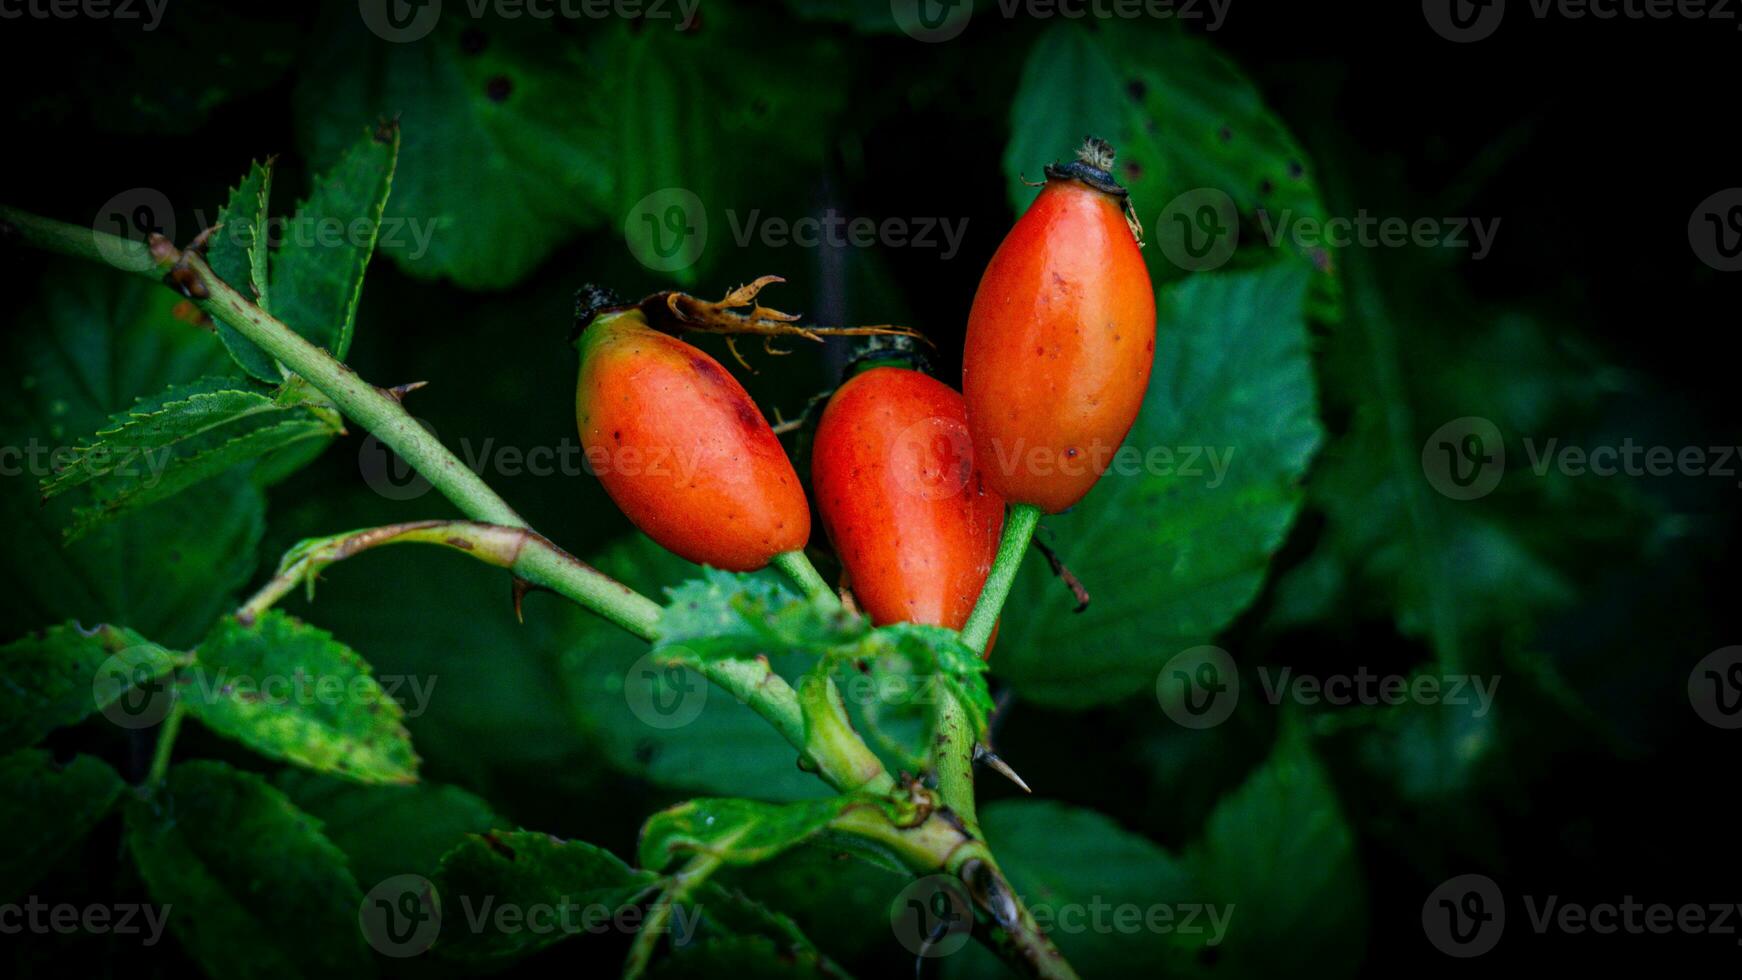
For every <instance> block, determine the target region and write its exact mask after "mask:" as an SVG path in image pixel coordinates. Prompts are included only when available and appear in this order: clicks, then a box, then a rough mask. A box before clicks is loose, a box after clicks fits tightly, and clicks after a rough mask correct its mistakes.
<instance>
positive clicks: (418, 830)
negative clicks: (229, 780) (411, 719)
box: [273, 769, 507, 891]
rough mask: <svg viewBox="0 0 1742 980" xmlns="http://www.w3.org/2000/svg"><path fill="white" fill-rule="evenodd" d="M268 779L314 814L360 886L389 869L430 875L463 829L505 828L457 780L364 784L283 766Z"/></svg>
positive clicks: (382, 878) (380, 877)
mask: <svg viewBox="0 0 1742 980" xmlns="http://www.w3.org/2000/svg"><path fill="white" fill-rule="evenodd" d="M273 782H274V784H275V785H277V787H278V788H279V789H280V790H282V791H283V792H284V794H285V795H286V796H288V797H290V800H291V802H292V803H295V804H296V805H297V807H298V808H299V809H301V810H303V811H304V812H306V813H309V814H312V815H314V816H315V817H317V818H319V819H320V821H321V824H322V826H323V827H324V828H325V830H326V835H327V839H328V840H330V841H332V842H333V843H334V844H335V845H336V846H337V847H338V848H339V850H341V851H344V852H345V855H346V856H347V857H348V858H349V859H350V863H351V872H352V873H353V874H354V875H355V876H356V878H357V882H358V884H359V885H361V886H362V887H363V889H364V891H368V890H369V889H370V888H372V887H374V886H375V885H377V884H379V883H381V882H383V881H386V880H387V879H388V878H391V877H393V876H395V875H403V874H417V875H423V876H424V877H426V878H427V877H433V876H434V875H435V873H436V869H437V868H439V867H440V866H441V860H442V856H443V855H445V854H447V853H448V852H449V851H451V850H453V849H454V848H455V847H457V846H459V844H460V843H461V842H462V841H464V840H465V839H466V837H467V835H469V834H482V833H487V832H489V831H492V830H501V829H504V828H506V827H507V824H506V823H504V822H503V820H502V818H501V817H499V816H497V815H496V813H495V812H494V811H493V810H492V809H491V807H490V804H489V803H488V802H486V801H485V800H483V799H481V798H479V797H477V796H474V795H473V794H471V793H468V792H466V791H465V790H463V789H461V788H459V787H458V786H448V785H444V784H440V783H419V784H417V785H416V786H369V785H364V784H360V783H356V782H353V781H351V780H348V779H339V778H337V777H333V776H328V775H324V774H321V773H316V772H310V771H308V770H306V769H286V770H284V771H282V772H280V773H279V774H278V776H277V777H276V778H275V779H274V780H273Z"/></svg>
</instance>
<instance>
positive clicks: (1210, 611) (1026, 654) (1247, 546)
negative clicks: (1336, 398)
mask: <svg viewBox="0 0 1742 980" xmlns="http://www.w3.org/2000/svg"><path fill="white" fill-rule="evenodd" d="M1305 293H1306V270H1305V269H1304V268H1302V267H1301V266H1299V265H1298V264H1288V265H1279V266H1274V267H1271V268H1268V269H1262V270H1256V271H1251V272H1239V273H1217V274H1206V275H1198V276H1194V277H1193V278H1191V279H1189V280H1186V281H1184V282H1181V283H1178V284H1176V285H1174V286H1171V287H1168V288H1166V289H1164V290H1163V291H1162V293H1161V296H1160V302H1159V304H1158V307H1157V311H1156V315H1157V327H1156V344H1155V346H1156V356H1155V365H1156V366H1155V372H1154V374H1153V376H1152V377H1151V380H1150V384H1149V394H1148V396H1147V397H1146V398H1145V399H1144V403H1143V411H1142V414H1141V415H1140V416H1139V417H1138V419H1137V423H1136V425H1134V426H1133V427H1132V429H1131V434H1130V435H1129V436H1128V437H1127V438H1126V440H1125V449H1124V450H1123V451H1122V453H1121V455H1120V456H1118V457H1116V458H1115V460H1114V464H1113V468H1112V469H1111V470H1109V472H1108V473H1107V474H1106V475H1105V476H1103V477H1102V478H1101V482H1100V483H1099V484H1098V485H1097V486H1096V487H1095V489H1094V490H1093V491H1091V492H1090V493H1089V495H1088V497H1087V498H1086V499H1085V500H1084V501H1083V502H1082V503H1081V504H1080V505H1078V506H1077V507H1076V508H1074V509H1073V510H1072V511H1071V512H1070V513H1068V514H1063V515H1059V516H1056V517H1049V518H1047V519H1045V520H1044V521H1043V527H1042V531H1043V533H1048V532H1050V533H1051V534H1052V535H1053V542H1054V545H1055V546H1056V548H1057V549H1058V550H1059V552H1060V553H1061V555H1062V557H1063V558H1064V560H1065V563H1066V564H1068V565H1069V566H1070V567H1071V569H1072V571H1074V572H1075V573H1076V574H1077V576H1078V577H1079V578H1080V579H1082V580H1083V582H1084V583H1085V584H1086V585H1087V586H1088V588H1089V591H1090V592H1091V593H1092V594H1093V595H1094V602H1093V604H1092V605H1090V607H1089V609H1088V611H1087V612H1084V613H1082V614H1081V615H1077V614H1075V613H1073V612H1072V610H1073V609H1074V608H1075V601H1074V599H1073V598H1072V597H1071V595H1070V594H1069V593H1068V592H1067V591H1066V590H1065V589H1064V588H1063V587H1062V586H1060V585H1059V583H1058V581H1057V580H1056V579H1054V578H1053V577H1052V576H1051V575H1050V574H1049V573H1048V571H1047V569H1046V566H1045V565H1044V563H1042V562H1039V561H1030V562H1028V563H1027V564H1026V566H1025V568H1024V570H1023V573H1022V574H1021V576H1020V577H1019V578H1018V580H1017V584H1016V588H1015V590H1014V592H1013V594H1012V597H1011V599H1010V602H1009V603H1008V605H1007V606H1006V610H1007V611H1006V613H1005V624H1004V630H1003V632H1002V633H1001V634H1000V640H999V645H998V648H997V650H996V651H995V652H994V654H993V657H992V664H993V667H994V669H995V670H997V671H998V672H999V673H1000V674H1001V675H1003V676H1005V677H1007V678H1009V680H1010V681H1011V683H1012V684H1014V685H1015V686H1016V687H1017V688H1018V689H1019V690H1020V691H1021V692H1022V693H1023V694H1024V695H1025V696H1027V697H1030V698H1033V699H1035V700H1037V701H1044V702H1047V703H1049V704H1058V705H1073V706H1074V705H1087V704H1094V703H1098V702H1104V701H1108V700H1112V699H1114V698H1118V697H1122V696H1125V695H1129V694H1133V693H1135V692H1137V691H1139V690H1143V689H1146V688H1150V687H1152V686H1153V685H1154V683H1155V678H1156V672H1157V671H1158V670H1159V669H1160V668H1161V666H1162V665H1163V664H1164V663H1166V662H1167V660H1168V659H1169V658H1171V657H1173V656H1174V655H1175V654H1178V653H1179V652H1180V651H1182V650H1185V649H1187V648H1190V647H1193V646H1196V645H1199V644H1202V643H1206V642H1208V641H1209V640H1210V639H1211V638H1212V637H1213V636H1215V634H1216V633H1217V632H1218V631H1220V630H1221V629H1222V628H1224V627H1225V626H1227V625H1228V623H1229V622H1230V621H1232V620H1233V618H1234V617H1235V616H1236V615H1237V614H1238V613H1239V612H1240V611H1241V610H1242V609H1244V608H1245V607H1246V605H1247V604H1248V603H1250V602H1251V601H1252V599H1253V598H1254V597H1255V596H1256V595H1257V594H1258V590H1259V587H1260V586H1261V585H1262V584H1263V582H1264V577H1265V572H1266V568H1267V566H1268V564H1269V561H1270V557H1271V555H1272V554H1274V553H1275V551H1276V549H1277V548H1278V547H1279V546H1280V545H1281V544H1282V540H1283V537H1284V536H1285V535H1286V534H1287V532H1288V529H1289V526H1290V524H1291V523H1292V522H1293V520H1294V517H1295V514H1296V512H1297V511H1298V509H1299V506H1300V500H1301V491H1300V488H1299V485H1298V484H1299V481H1300V479H1301V477H1302V476H1303V475H1304V473H1305V472H1306V468H1307V464H1308V462H1309V461H1310V460H1311V459H1312V456H1313V452H1314V450H1315V449H1316V448H1317V446H1318V443H1319V438H1320V429H1319V423H1318V417H1317V412H1316V407H1315V396H1314V384H1313V375H1312V366H1311V362H1310V359H1309V356H1308V351H1307V331H1306V324H1305V321H1304V319H1303V314H1302V306H1303V303H1304V301H1305Z"/></svg>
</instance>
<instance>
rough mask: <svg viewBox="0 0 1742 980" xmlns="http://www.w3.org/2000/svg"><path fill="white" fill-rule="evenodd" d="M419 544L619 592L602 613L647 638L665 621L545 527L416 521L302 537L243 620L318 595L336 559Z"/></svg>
mask: <svg viewBox="0 0 1742 980" xmlns="http://www.w3.org/2000/svg"><path fill="white" fill-rule="evenodd" d="M412 543H417V544H433V545H441V546H443V547H447V548H453V549H454V550H456V551H460V552H463V553H465V554H468V555H471V556H472V557H473V558H476V559H478V560H479V561H483V562H486V563H488V564H491V565H495V566H496V567H498V568H506V569H508V570H509V571H512V572H514V573H515V575H516V576H518V577H519V578H520V579H522V580H523V581H525V582H528V583H531V584H533V585H540V586H543V587H545V588H548V589H550V590H551V591H553V592H558V593H561V594H562V595H564V596H568V597H570V598H573V597H574V596H575V595H576V594H587V593H596V594H600V595H603V594H605V593H609V592H616V593H617V600H618V601H614V602H603V601H601V602H599V603H598V605H600V606H602V607H604V609H605V611H601V612H600V615H602V616H605V618H607V619H610V620H611V621H612V622H614V623H616V624H617V625H618V626H621V627H623V628H624V629H625V630H627V631H629V632H630V633H633V634H635V635H636V636H639V637H641V638H642V639H647V640H651V639H652V638H653V637H654V633H655V630H656V629H657V628H658V626H659V615H660V608H659V606H658V605H657V604H655V603H654V602H653V600H651V599H648V598H646V597H644V596H642V595H640V594H639V593H636V592H634V591H633V590H631V589H629V588H627V587H626V586H624V585H622V584H620V583H618V582H617V581H616V580H614V579H612V578H611V577H610V576H607V575H605V574H603V573H601V572H599V571H598V570H597V569H595V568H593V567H592V566H591V565H588V564H586V563H585V562H582V561H580V560H579V559H576V558H575V557H574V556H572V555H570V554H569V553H568V552H566V551H563V550H562V549H561V548H558V547H557V546H556V545H554V544H552V543H551V542H550V540H549V539H547V538H545V537H543V536H542V535H540V534H539V533H538V532H536V531H533V530H532V529H530V528H524V527H507V526H504V525H501V524H482V523H479V522H477V521H408V522H405V523H402V524H387V525H384V526H382V527H371V528H365V529H363V530H360V531H347V532H345V533H343V534H334V535H330V536H328V537H324V538H309V539H307V540H305V541H302V542H299V543H298V544H296V545H295V546H293V547H292V548H291V549H290V550H289V551H288V552H286V553H285V555H284V558H283V559H282V560H281V561H280V562H279V564H278V572H277V573H276V574H275V575H273V577H272V578H271V580H270V581H268V582H267V583H266V584H265V585H263V586H261V588H260V590H259V591H258V592H256V593H255V594H254V596H253V597H252V598H250V599H249V600H248V601H247V602H245V603H243V604H242V607H241V608H239V609H237V610H236V618H237V619H239V620H241V622H242V623H243V624H244V625H247V624H250V623H252V622H254V620H256V619H258V618H259V617H260V615H261V614H262V613H264V612H266V610H268V609H270V608H272V606H273V604H274V603H276V602H278V600H279V599H281V598H283V597H284V596H285V595H286V594H287V593H289V592H290V591H291V590H292V589H295V588H296V587H297V585H298V584H301V585H303V586H305V587H306V588H307V589H308V593H309V596H310V598H313V596H314V588H315V579H316V577H317V576H319V575H320V572H321V569H323V568H325V567H327V566H328V565H331V564H333V563H334V562H338V561H343V560H345V559H346V558H350V557H351V556H353V555H355V554H357V553H359V552H362V551H367V550H369V549H370V548H376V547H379V546H381V545H384V544H412ZM520 588H521V587H520V586H517V587H516V589H517V591H516V594H515V598H516V602H515V607H516V608H515V612H517V613H518V612H519V601H518V600H519V591H518V590H519V589H520ZM577 601H578V600H577ZM581 605H588V604H587V603H581ZM588 608H592V607H591V606H588Z"/></svg>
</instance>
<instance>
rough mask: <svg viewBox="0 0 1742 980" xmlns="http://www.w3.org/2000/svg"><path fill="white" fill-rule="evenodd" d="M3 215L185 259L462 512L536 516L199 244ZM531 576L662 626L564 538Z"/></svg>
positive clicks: (32, 238)
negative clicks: (570, 551) (205, 255)
mask: <svg viewBox="0 0 1742 980" xmlns="http://www.w3.org/2000/svg"><path fill="white" fill-rule="evenodd" d="M0 225H3V226H4V227H3V230H4V231H5V232H7V233H9V234H15V235H17V236H18V237H19V238H21V239H23V240H24V241H25V242H27V243H29V244H31V245H35V246H38V247H40V248H44V249H47V250H49V251H53V252H59V253H61V254H63V255H72V256H76V257H78V258H85V259H100V260H103V261H105V262H110V263H112V264H115V265H118V266H119V267H121V268H123V269H125V270H126V271H129V272H135V273H138V274H141V275H144V276H147V277H150V278H156V277H157V276H158V275H160V274H162V273H163V272H164V271H166V270H167V269H169V268H171V267H176V266H180V267H182V268H185V269H186V270H187V271H188V272H189V273H190V274H191V275H192V276H193V278H194V280H195V281H197V283H198V284H199V286H200V287H201V289H203V291H204V292H205V293H206V295H205V296H204V297H203V298H199V299H196V300H195V302H196V303H197V304H198V305H199V307H200V309H202V310H204V311H205V312H206V313H208V314H210V315H211V316H214V317H216V318H218V319H220V320H223V321H224V322H225V323H228V324H229V325H231V326H232V327H235V328H236V330H237V332H238V333H241V334H242V335H243V336H244V337H247V338H248V339H249V340H252V341H253V342H254V343H255V344H257V345H258V346H259V347H260V348H261V349H262V350H264V351H266V352H267V353H268V354H271V355H272V356H273V357H275V358H277V359H278V360H279V362H280V363H282V364H284V365H285V366H286V367H288V368H290V369H291V370H292V371H294V372H296V373H297V374H299V375H301V376H302V377H303V378H305V379H307V380H308V382H309V383H310V384H312V385H314V386H315V387H316V388H317V389H319V390H320V391H321V392H322V393H323V394H325V395H326V396H327V397H328V398H330V399H332V401H333V403H334V404H335V405H337V406H338V408H339V410H340V411H341V412H343V413H344V414H345V416H346V417H348V418H350V419H351V420H352V421H354V422H356V423H357V424H358V425H361V426H362V427H363V428H364V429H367V430H368V431H369V432H370V433H372V434H373V435H374V436H375V437H376V438H377V439H379V440H380V441H381V442H383V443H384V444H386V445H387V446H388V447H389V448H390V449H392V450H393V451H394V452H396V453H398V454H399V457H400V458H401V459H403V460H405V462H406V463H407V464H409V465H410V466H411V467H412V468H413V469H415V470H416V471H417V472H418V473H420V474H422V476H423V477H424V478H425V479H427V480H428V481H429V482H430V485H431V486H433V487H435V488H436V489H437V490H439V491H441V493H442V496H444V497H447V498H448V500H450V501H452V502H453V504H454V506H456V507H458V508H459V509H460V511H461V512H462V513H464V514H465V515H466V516H467V517H470V518H472V519H473V520H475V521H481V522H483V523H486V524H498V525H505V526H508V527H516V528H525V527H527V523H526V521H525V520H523V519H522V518H521V517H520V515H519V514H517V513H515V512H514V508H512V507H510V506H508V503H507V502H506V501H504V500H503V499H502V498H501V497H500V496H498V495H497V494H496V491H494V490H492V489H490V486H489V484H487V483H485V482H484V480H483V478H482V477H480V476H479V475H478V474H477V473H476V472H474V471H473V470H472V469H471V467H468V466H466V465H465V464H464V463H462V462H461V461H460V459H459V457H457V456H455V455H454V454H453V453H452V452H449V451H448V448H447V447H446V446H443V445H442V443H441V440H440V439H437V438H436V437H435V436H434V435H431V434H430V433H429V431H428V430H426V429H425V428H424V427H423V426H422V425H419V424H418V422H417V420H416V419H414V418H412V417H411V416H410V415H409V414H408V413H407V412H406V411H405V409H404V408H402V407H401V406H400V404H399V400H398V399H396V398H394V397H393V396H392V395H390V394H388V393H386V392H385V391H382V390H381V389H379V388H377V387H375V386H374V385H372V384H370V383H368V382H367V381H364V380H363V379H362V378H360V377H358V376H357V373H356V372H355V371H352V370H351V369H350V368H349V367H346V366H345V365H344V364H342V363H340V362H339V361H337V360H335V359H334V358H333V357H332V356H330V355H329V354H327V352H326V351H323V350H321V349H320V348H319V347H316V346H315V345H314V344H312V343H310V342H308V341H307V340H305V339H304V338H303V337H302V335H301V334H299V333H297V332H296V331H295V330H292V329H291V328H290V327H288V326H286V325H285V324H284V323H282V322H280V321H278V320H276V319H274V318H273V317H272V316H271V315H269V314H268V313H267V312H266V311H264V310H262V309H260V307H258V306H255V305H254V304H253V303H252V302H250V301H249V300H248V299H247V298H246V297H244V296H243V295H242V294H241V293H238V292H237V291H236V290H234V289H232V288H231V287H230V286H229V284H227V283H225V282H224V281H223V280H222V279H219V278H218V277H217V276H216V275H214V274H213V273H212V270H211V269H210V268H209V267H207V265H206V264H205V262H204V261H203V260H201V259H200V257H199V256H198V255H195V254H193V253H192V251H191V250H190V251H187V252H181V251H177V250H175V249H174V248H171V247H168V246H167V243H163V242H161V241H159V242H158V243H156V244H157V246H158V247H156V248H155V249H154V248H153V247H150V246H147V245H143V244H141V243H139V242H134V241H130V240H128V239H125V238H121V237H119V236H116V235H110V234H108V233H106V232H99V231H94V230H92V229H90V228H81V227H78V226H76V225H70V224H65V223H63V222H59V221H51V220H49V219H47V218H42V217H38V216H36V215H33V214H29V213H27V212H23V211H19V210H17V209H15V208H9V207H3V206H0ZM516 571H518V572H520V573H521V574H522V575H523V576H525V577H526V578H527V579H528V580H529V581H532V582H535V583H537V584H539V585H544V586H546V587H548V588H552V589H555V590H556V591H558V592H560V593H562V594H563V595H564V596H567V597H568V598H569V599H572V600H573V601H575V602H576V603H578V604H580V605H581V606H583V607H585V608H587V609H589V610H591V611H593V612H595V613H598V614H599V615H601V616H603V617H605V618H606V619H609V620H610V621H611V622H613V623H616V624H618V625H620V626H624V627H625V628H627V629H629V630H630V631H631V632H634V633H636V635H638V636H644V637H648V636H651V635H652V630H653V628H654V626H653V623H654V620H655V619H657V617H656V616H655V617H653V618H649V617H650V610H656V609H657V608H658V606H657V605H656V604H655V603H654V602H653V601H652V600H651V599H648V598H647V597H646V596H643V595H640V594H638V593H636V592H634V591H633V590H631V589H629V588H627V587H626V586H623V585H621V584H619V583H616V582H614V581H612V580H611V579H609V578H607V577H606V576H604V575H602V574H600V573H598V572H596V571H592V570H591V569H586V567H585V566H583V565H581V564H580V563H579V562H576V561H575V560H574V559H572V558H568V557H567V556H566V555H562V554H561V553H560V551H559V550H558V549H556V548H555V547H554V546H553V547H552V548H550V549H539V550H535V551H534V552H533V553H532V554H531V555H530V556H529V558H528V561H527V565H526V568H525V569H524V570H522V569H518V568H517V569H516Z"/></svg>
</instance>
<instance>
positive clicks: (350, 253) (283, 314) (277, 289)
mask: <svg viewBox="0 0 1742 980" xmlns="http://www.w3.org/2000/svg"><path fill="white" fill-rule="evenodd" d="M398 161H399V126H398V124H396V123H386V124H384V125H382V126H380V127H379V128H377V129H376V130H375V131H374V132H373V133H369V134H367V135H365V136H364V137H363V138H362V139H361V140H357V141H354V142H353V143H352V144H351V145H350V147H349V149H348V150H346V152H345V153H344V154H343V155H342V156H341V157H339V159H338V161H337V162H335V163H334V164H333V165H332V166H331V167H330V168H329V169H327V170H325V171H323V172H322V173H321V174H319V175H318V176H316V177H315V181H314V192H313V193H312V194H311V195H310V196H309V198H308V199H307V200H305V201H303V202H302V204H301V205H300V206H299V207H298V208H297V209H296V214H294V215H293V216H291V218H290V221H289V224H288V231H287V233H286V234H285V236H284V241H283V243H282V244H281V245H280V246H279V249H278V251H277V252H276V253H274V254H273V257H272V292H271V294H270V295H271V310H272V314H273V315H274V316H276V317H278V319H280V320H282V321H284V322H285V323H286V324H289V325H290V326H291V328H293V329H294V330H296V332H297V333H300V334H302V335H303V336H304V337H307V338H308V339H309V340H311V341H313V342H314V343H316V344H318V345H320V346H321V347H324V348H326V349H327V350H328V351H330V352H332V355H333V356H334V357H336V358H338V359H339V360H341V361H342V360H344V359H345V355H346V354H347V353H348V352H349V351H350V349H351V334H352V330H353V328H354V327H355V326H356V322H357V303H358V301H359V300H361V299H362V296H363V274H364V272H366V271H367V270H368V267H369V258H370V257H371V256H372V255H374V254H375V242H376V239H377V238H378V237H379V236H380V234H381V215H382V211H383V209H385V208H386V206H387V195H388V193H389V192H390V191H391V190H392V189H393V171H394V167H395V166H396V165H397V164H398Z"/></svg>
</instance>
